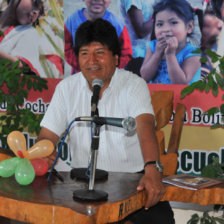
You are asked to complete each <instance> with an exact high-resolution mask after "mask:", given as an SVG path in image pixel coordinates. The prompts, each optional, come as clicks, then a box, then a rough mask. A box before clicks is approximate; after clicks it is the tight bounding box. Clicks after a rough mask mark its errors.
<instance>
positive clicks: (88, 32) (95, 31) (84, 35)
mask: <svg viewBox="0 0 224 224" xmlns="http://www.w3.org/2000/svg"><path fill="white" fill-rule="evenodd" d="M92 42H99V43H101V44H103V45H106V46H107V47H108V49H109V50H111V51H112V53H113V55H118V56H119V57H120V55H121V47H120V43H119V39H118V36H117V32H116V29H115V28H114V26H113V25H112V24H111V23H110V22H108V21H106V20H103V19H101V18H100V19H96V20H94V21H90V20H88V21H86V22H84V23H82V24H81V25H80V26H79V27H78V29H77V31H76V33H75V46H74V50H75V54H76V56H78V55H79V50H80V48H81V47H83V46H87V45H89V44H90V43H92Z"/></svg>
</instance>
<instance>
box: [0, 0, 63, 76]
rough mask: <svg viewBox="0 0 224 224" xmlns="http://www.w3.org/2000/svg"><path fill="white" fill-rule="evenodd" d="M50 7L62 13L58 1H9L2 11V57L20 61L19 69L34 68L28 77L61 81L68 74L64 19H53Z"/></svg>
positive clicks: (0, 42) (0, 46)
mask: <svg viewBox="0 0 224 224" xmlns="http://www.w3.org/2000/svg"><path fill="white" fill-rule="evenodd" d="M5 3H6V2H5ZM50 4H55V7H54V11H55V10H58V11H59V8H60V11H61V12H62V9H61V6H60V5H59V1H58V0H49V2H48V1H47V0H8V1H7V6H5V5H4V7H2V8H1V12H0V30H1V36H0V58H4V59H8V60H10V61H12V62H15V61H17V60H19V61H20V63H19V67H23V66H28V67H29V68H30V72H28V74H32V73H33V74H36V75H38V76H40V77H44V78H48V77H49V78H60V77H62V75H63V73H64V72H63V58H64V50H63V35H61V34H60V32H61V33H63V32H62V30H61V31H60V26H61V27H63V19H62V18H59V19H58V18H53V17H52V16H49V14H51V15H53V10H51V9H50ZM59 6H60V7H59ZM61 16H62V14H61ZM60 20H61V21H62V22H61V25H60V23H59V22H60ZM58 21H59V22H58ZM49 24H51V27H50V28H49ZM53 29H54V30H53ZM60 36H61V37H60Z"/></svg>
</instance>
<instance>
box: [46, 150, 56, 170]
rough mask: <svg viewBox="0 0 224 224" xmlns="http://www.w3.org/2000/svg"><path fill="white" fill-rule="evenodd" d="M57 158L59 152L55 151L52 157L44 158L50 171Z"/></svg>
mask: <svg viewBox="0 0 224 224" xmlns="http://www.w3.org/2000/svg"><path fill="white" fill-rule="evenodd" d="M56 156H57V152H56V151H54V152H53V153H52V154H51V155H49V156H47V157H44V158H43V159H44V160H45V161H46V162H47V164H48V167H49V169H50V168H51V167H52V166H53V164H54V160H55V158H56Z"/></svg>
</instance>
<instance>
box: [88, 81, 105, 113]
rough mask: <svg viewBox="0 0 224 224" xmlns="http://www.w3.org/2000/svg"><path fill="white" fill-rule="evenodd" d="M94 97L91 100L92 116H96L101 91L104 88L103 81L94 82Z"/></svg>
mask: <svg viewBox="0 0 224 224" xmlns="http://www.w3.org/2000/svg"><path fill="white" fill-rule="evenodd" d="M92 87H93V95H92V98H91V116H94V115H96V112H97V111H96V109H97V105H98V101H99V96H100V90H101V88H102V87H103V81H102V80H101V79H94V80H93V81H92Z"/></svg>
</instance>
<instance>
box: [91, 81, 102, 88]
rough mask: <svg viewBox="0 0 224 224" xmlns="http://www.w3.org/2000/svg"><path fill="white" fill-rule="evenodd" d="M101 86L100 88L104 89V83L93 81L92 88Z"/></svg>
mask: <svg viewBox="0 0 224 224" xmlns="http://www.w3.org/2000/svg"><path fill="white" fill-rule="evenodd" d="M94 86H99V87H100V88H102V87H103V81H102V80H101V79H94V80H93V81H92V87H94Z"/></svg>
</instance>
